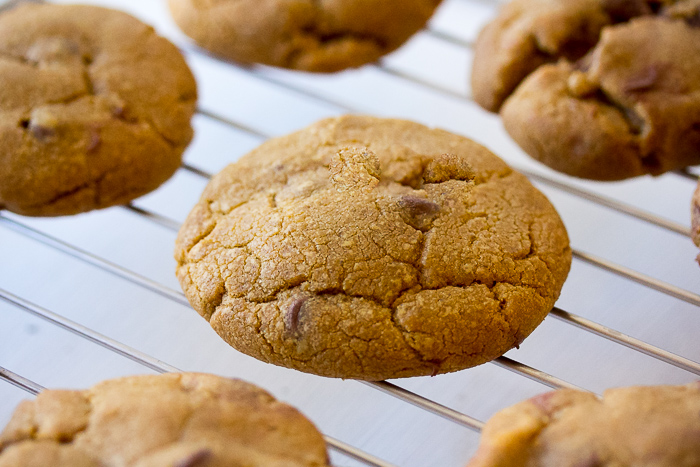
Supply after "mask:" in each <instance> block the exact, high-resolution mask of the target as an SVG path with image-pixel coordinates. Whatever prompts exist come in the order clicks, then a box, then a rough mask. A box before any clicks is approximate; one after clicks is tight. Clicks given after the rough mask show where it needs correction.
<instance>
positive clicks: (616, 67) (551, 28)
mask: <svg viewBox="0 0 700 467" xmlns="http://www.w3.org/2000/svg"><path fill="white" fill-rule="evenodd" d="M698 26H700V1H699V0H679V1H664V2H659V1H645V0H635V1H622V0H535V1H532V0H514V1H513V2H511V3H510V4H508V5H506V6H505V7H504V8H503V9H502V10H501V12H500V13H499V15H498V17H497V18H496V19H495V20H494V21H493V22H492V23H490V24H489V25H487V26H486V27H485V28H484V30H483V31H482V33H481V34H480V36H479V39H478V40H477V44H476V50H475V58H474V71H473V74H472V88H473V91H474V97H475V99H476V101H477V102H478V103H479V104H480V105H482V106H483V107H484V108H486V109H488V110H491V111H494V112H496V111H500V113H501V116H502V117H503V122H504V125H505V127H506V130H507V131H508V132H509V133H510V135H511V136H512V137H513V139H515V141H517V142H518V144H520V146H522V147H523V149H524V150H525V151H526V152H527V153H528V154H530V155H531V156H532V157H534V158H535V159H537V160H539V161H541V162H543V163H545V164H546V165H548V166H550V167H552V168H554V169H555V170H558V171H561V172H564V173H567V174H569V175H574V176H577V177H583V178H589V179H595V180H620V179H624V178H629V177H635V176H639V175H645V174H652V175H658V174H661V173H664V172H667V171H669V170H675V169H678V168H682V167H685V166H688V165H694V164H698V163H700V28H699V27H698Z"/></svg>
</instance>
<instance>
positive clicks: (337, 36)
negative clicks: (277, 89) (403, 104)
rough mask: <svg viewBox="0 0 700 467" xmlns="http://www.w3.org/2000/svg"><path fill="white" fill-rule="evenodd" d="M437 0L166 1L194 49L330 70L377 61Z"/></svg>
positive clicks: (428, 13) (400, 41)
mask: <svg viewBox="0 0 700 467" xmlns="http://www.w3.org/2000/svg"><path fill="white" fill-rule="evenodd" d="M440 1H441V0H402V1H386V0H321V1H319V0H263V1H260V0H169V5H170V11H171V13H172V15H173V18H174V19H175V22H176V23H177V24H178V25H179V26H180V28H182V30H183V31H184V32H185V34H187V35H188V36H190V37H191V38H192V39H194V40H195V42H197V43H198V44H199V45H200V46H202V47H204V48H205V49H207V50H210V51H211V52H213V53H215V54H217V55H220V56H222V57H226V58H228V59H231V60H235V61H238V62H243V63H262V64H265V65H272V66H277V67H284V68H292V69H297V70H305V71H316V72H333V71H339V70H343V69H345V68H351V67H358V66H360V65H364V64H366V63H371V62H373V61H375V60H377V59H378V58H379V57H381V56H382V55H385V54H387V53H389V52H391V51H393V50H394V49H396V48H398V47H399V46H400V45H401V44H403V43H404V42H405V41H406V40H408V38H409V37H410V36H411V35H413V34H414V33H415V32H416V31H418V30H419V29H420V28H422V27H423V26H424V25H425V23H426V22H427V21H428V19H430V17H431V16H432V14H433V12H434V11H435V8H436V7H437V6H438V5H439V4H440Z"/></svg>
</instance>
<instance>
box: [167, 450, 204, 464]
mask: <svg viewBox="0 0 700 467" xmlns="http://www.w3.org/2000/svg"><path fill="white" fill-rule="evenodd" d="M212 454H213V453H212V452H211V450H210V449H206V448H204V449H200V450H199V451H195V452H193V453H192V454H190V455H189V456H187V457H185V458H184V459H180V460H179V461H177V462H176V463H175V466H174V467H197V466H203V465H206V464H205V463H206V462H207V461H208V460H209V459H211V457H212Z"/></svg>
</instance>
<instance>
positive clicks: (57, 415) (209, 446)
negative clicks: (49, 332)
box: [0, 373, 329, 467]
mask: <svg viewBox="0 0 700 467" xmlns="http://www.w3.org/2000/svg"><path fill="white" fill-rule="evenodd" d="M49 465H50V466H55V467H98V466H117V465H119V466H129V467H162V466H174V467H204V466H207V467H225V466H233V465H246V466H250V467H255V466H258V467H263V466H264V467H282V466H290V467H324V466H328V465H329V463H328V457H327V453H326V448H325V443H324V440H323V436H322V435H321V434H320V433H319V432H318V431H317V430H316V428H315V427H314V425H313V424H312V423H311V422H310V421H308V420H307V419H306V418H304V416H303V415H302V414H301V413H299V412H298V411H297V410H296V409H294V408H293V407H290V406H289V405H287V404H283V403H281V402H278V401H277V400H275V399H274V398H273V397H272V396H271V395H270V394H268V393H267V392H265V391H263V390H262V389H260V388H257V387H256V386H253V385H252V384H248V383H245V382H243V381H240V380H232V379H227V378H222V377H218V376H213V375H206V374H197V373H182V374H175V373H173V374H166V375H158V376H131V377H125V378H120V379H115V380H110V381H104V382H102V383H99V384H97V385H96V386H94V387H92V388H91V389H88V390H85V391H64V390H48V391H43V392H42V393H40V394H39V395H38V396H37V398H36V399H35V400H33V401H26V402H23V403H22V404H20V405H19V407H18V408H17V410H16V411H15V413H14V415H13V417H12V419H11V420H10V422H9V424H8V425H7V427H6V428H5V430H4V431H3V432H2V433H1V434H0V467H14V466H23V467H45V466H49Z"/></svg>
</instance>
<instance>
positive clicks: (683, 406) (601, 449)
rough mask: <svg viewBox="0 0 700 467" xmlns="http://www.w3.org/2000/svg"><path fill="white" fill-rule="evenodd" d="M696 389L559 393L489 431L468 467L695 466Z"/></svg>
mask: <svg viewBox="0 0 700 467" xmlns="http://www.w3.org/2000/svg"><path fill="white" fill-rule="evenodd" d="M698 413H700V385H698V384H697V383H694V384H689V385H686V386H656V387H628V388H618V389H610V390H608V391H605V394H604V397H603V398H602V399H598V398H597V397H596V396H594V395H593V394H590V393H585V392H582V391H575V390H570V389H564V390H559V391H553V392H550V393H546V394H542V395H540V396H537V397H535V398H532V399H529V400H527V401H524V402H521V403H519V404H516V405H514V406H512V407H508V408H506V409H504V410H502V411H500V412H498V413H497V414H496V415H494V416H493V417H491V419H490V420H489V421H488V423H486V426H485V427H484V430H483V432H482V435H481V443H480V445H479V449H478V451H477V453H476V455H475V456H474V458H473V459H472V460H471V461H470V463H469V464H468V467H574V466H579V467H582V466H584V467H594V466H599V465H644V466H648V467H668V466H674V467H690V466H695V465H700V437H698V433H699V432H700V418H699V417H698Z"/></svg>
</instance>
